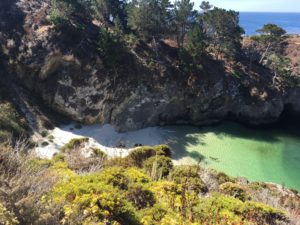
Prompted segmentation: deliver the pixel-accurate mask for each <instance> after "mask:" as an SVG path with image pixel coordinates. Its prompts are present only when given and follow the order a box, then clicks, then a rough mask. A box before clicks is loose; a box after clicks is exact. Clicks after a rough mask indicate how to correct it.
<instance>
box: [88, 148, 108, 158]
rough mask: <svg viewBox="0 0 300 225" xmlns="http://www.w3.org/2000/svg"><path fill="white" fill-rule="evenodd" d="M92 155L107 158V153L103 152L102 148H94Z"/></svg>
mask: <svg viewBox="0 0 300 225" xmlns="http://www.w3.org/2000/svg"><path fill="white" fill-rule="evenodd" d="M91 150H92V156H94V157H101V158H106V157H107V154H106V153H105V152H103V151H102V150H101V149H100V148H92V149H91Z"/></svg>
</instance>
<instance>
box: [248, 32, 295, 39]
mask: <svg viewBox="0 0 300 225" xmlns="http://www.w3.org/2000/svg"><path fill="white" fill-rule="evenodd" d="M256 35H259V34H251V35H249V34H244V35H243V38H250V37H253V36H256ZM285 36H287V37H288V38H297V37H300V32H299V34H286V35H285Z"/></svg>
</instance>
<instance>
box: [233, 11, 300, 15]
mask: <svg viewBox="0 0 300 225" xmlns="http://www.w3.org/2000/svg"><path fill="white" fill-rule="evenodd" d="M239 12H240V13H262V14H263V13H265V14H266V13H278V14H287V13H289V14H300V12H253V11H252V12H251V11H239Z"/></svg>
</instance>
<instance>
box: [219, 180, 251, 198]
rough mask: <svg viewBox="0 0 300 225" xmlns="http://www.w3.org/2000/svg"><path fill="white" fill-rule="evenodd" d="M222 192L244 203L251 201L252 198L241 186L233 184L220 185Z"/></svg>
mask: <svg viewBox="0 0 300 225" xmlns="http://www.w3.org/2000/svg"><path fill="white" fill-rule="evenodd" d="M220 191H221V193H223V194H225V195H229V196H232V197H234V198H237V199H239V200H241V201H243V202H244V201H246V200H250V196H248V195H247V193H246V191H245V189H244V188H243V187H242V186H241V185H239V184H235V183H231V182H227V183H223V184H221V185H220Z"/></svg>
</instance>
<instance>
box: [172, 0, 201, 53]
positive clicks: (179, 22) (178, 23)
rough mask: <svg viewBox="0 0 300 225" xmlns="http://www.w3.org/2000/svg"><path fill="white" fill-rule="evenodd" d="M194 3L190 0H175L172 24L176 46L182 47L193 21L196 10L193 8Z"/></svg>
mask: <svg viewBox="0 0 300 225" xmlns="http://www.w3.org/2000/svg"><path fill="white" fill-rule="evenodd" d="M193 8H194V3H192V2H191V1H190V0H180V1H176V2H175V7H174V14H175V15H174V24H175V27H176V28H175V30H176V36H177V44H178V47H182V46H183V43H184V39H185V37H186V34H187V32H188V30H189V29H190V27H191V25H192V23H193V22H194V21H195V15H196V12H195V11H194V10H193Z"/></svg>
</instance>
